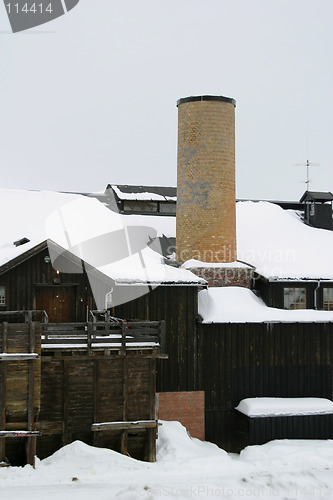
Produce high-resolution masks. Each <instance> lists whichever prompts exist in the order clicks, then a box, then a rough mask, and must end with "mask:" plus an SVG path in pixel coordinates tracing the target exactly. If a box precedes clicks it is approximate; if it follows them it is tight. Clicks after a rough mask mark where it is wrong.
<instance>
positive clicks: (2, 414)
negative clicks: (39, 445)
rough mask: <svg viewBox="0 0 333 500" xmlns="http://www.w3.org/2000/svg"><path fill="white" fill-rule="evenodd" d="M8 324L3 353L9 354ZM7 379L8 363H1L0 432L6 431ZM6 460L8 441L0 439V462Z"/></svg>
mask: <svg viewBox="0 0 333 500" xmlns="http://www.w3.org/2000/svg"><path fill="white" fill-rule="evenodd" d="M7 331H8V323H7V322H4V323H3V324H2V352H4V353H5V352H7ZM6 379H7V363H5V362H3V363H1V387H0V430H3V431H4V430H5V425H6ZM5 458H6V439H5V438H0V461H1V462H3V461H4V460H5Z"/></svg>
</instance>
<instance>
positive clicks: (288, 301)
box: [284, 287, 306, 309]
mask: <svg viewBox="0 0 333 500" xmlns="http://www.w3.org/2000/svg"><path fill="white" fill-rule="evenodd" d="M284 308H285V309H306V290H305V288H296V287H291V288H285V289H284Z"/></svg>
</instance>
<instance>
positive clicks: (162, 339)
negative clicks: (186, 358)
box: [160, 320, 166, 354]
mask: <svg viewBox="0 0 333 500" xmlns="http://www.w3.org/2000/svg"><path fill="white" fill-rule="evenodd" d="M160 351H161V354H166V352H165V351H166V346H165V321H164V320H162V321H160Z"/></svg>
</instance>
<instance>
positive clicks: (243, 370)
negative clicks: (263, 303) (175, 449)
mask: <svg viewBox="0 0 333 500" xmlns="http://www.w3.org/2000/svg"><path fill="white" fill-rule="evenodd" d="M198 358H199V360H200V362H199V365H198V367H199V386H200V387H201V388H202V389H203V390H205V396H206V398H205V403H206V439H207V440H209V441H213V442H215V443H216V444H218V445H220V446H222V447H224V448H225V449H228V450H231V451H238V447H239V446H238V445H239V443H237V436H236V429H235V415H236V413H235V410H234V408H235V406H237V405H238V403H239V402H240V401H241V400H242V399H244V398H248V397H264V396H265V397H323V398H328V399H332V397H333V393H332V376H333V372H332V363H333V323H223V324H211V325H204V324H200V325H199V327H198Z"/></svg>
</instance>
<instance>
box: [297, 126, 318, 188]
mask: <svg viewBox="0 0 333 500" xmlns="http://www.w3.org/2000/svg"><path fill="white" fill-rule="evenodd" d="M306 157H307V158H309V127H308V121H306ZM295 166H296V167H306V181H305V184H306V190H307V191H309V187H310V182H312V179H310V166H311V167H319V166H320V164H319V163H313V162H310V161H309V160H306V163H296V164H295Z"/></svg>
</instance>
